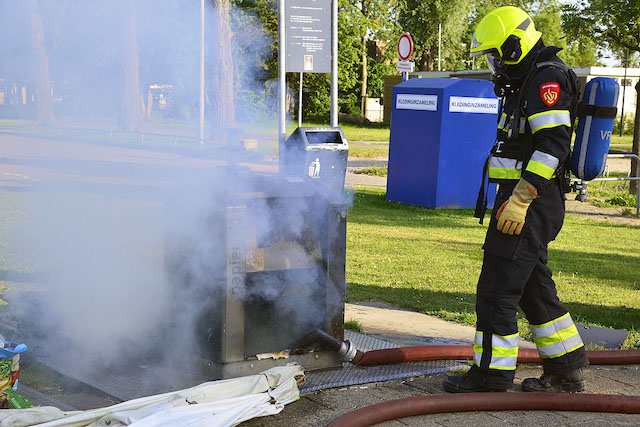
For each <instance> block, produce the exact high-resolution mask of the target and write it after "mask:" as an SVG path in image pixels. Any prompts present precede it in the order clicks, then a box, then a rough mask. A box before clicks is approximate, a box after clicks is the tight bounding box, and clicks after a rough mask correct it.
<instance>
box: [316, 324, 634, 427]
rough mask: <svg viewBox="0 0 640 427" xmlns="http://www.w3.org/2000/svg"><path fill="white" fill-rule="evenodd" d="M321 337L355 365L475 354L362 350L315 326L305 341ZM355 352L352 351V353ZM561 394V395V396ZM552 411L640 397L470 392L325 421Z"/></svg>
mask: <svg viewBox="0 0 640 427" xmlns="http://www.w3.org/2000/svg"><path fill="white" fill-rule="evenodd" d="M310 341H316V342H321V343H323V344H324V345H326V346H328V347H329V348H331V349H334V350H336V351H338V353H339V354H340V355H341V357H342V358H343V360H345V361H350V362H352V363H353V364H355V365H385V364H393V363H403V362H417V361H427V360H452V359H453V360H458V359H465V360H470V359H473V347H471V346H458V345H436V346H416V347H400V348H389V349H383V350H372V351H368V352H362V351H360V350H355V347H354V346H353V344H352V343H350V342H349V341H345V342H341V341H339V340H337V339H335V338H334V337H332V336H330V335H329V334H327V333H325V332H322V331H319V330H318V331H315V332H313V333H312V334H310V335H309V336H308V337H307V342H310ZM354 355H355V356H354ZM587 357H588V359H589V362H590V363H591V364H593V365H626V364H640V350H594V351H587ZM518 362H521V363H540V362H542V359H540V357H539V355H538V352H537V350H535V349H521V350H520V351H519V352H518ZM560 396H561V397H560ZM514 410H552V411H584V412H619V413H629V414H638V413H640V396H619V395H616V396H611V395H602V394H579V395H574V394H566V393H562V394H560V393H526V394H525V393H522V394H521V393H469V394H464V395H432V396H421V397H412V398H408V399H400V400H394V401H390V402H384V403H379V404H377V405H372V406H369V407H366V408H362V409H358V410H356V411H353V412H349V413H347V414H345V415H343V416H341V417H339V418H337V419H336V420H334V421H333V422H331V423H330V424H329V426H331V427H339V426H369V425H373V424H377V423H381V422H383V421H389V420H394V419H396V418H403V417H411V416H415V415H426V414H435V413H444V412H466V411H514Z"/></svg>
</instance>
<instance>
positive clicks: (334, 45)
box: [331, 0, 338, 127]
mask: <svg viewBox="0 0 640 427" xmlns="http://www.w3.org/2000/svg"><path fill="white" fill-rule="evenodd" d="M331 126H332V127H336V126H338V0H332V1H331Z"/></svg>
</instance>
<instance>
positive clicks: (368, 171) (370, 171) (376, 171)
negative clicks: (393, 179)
mask: <svg viewBox="0 0 640 427" xmlns="http://www.w3.org/2000/svg"><path fill="white" fill-rule="evenodd" d="M356 173H361V174H364V175H371V176H387V174H388V169H387V167H386V166H372V167H369V168H362V169H359V170H356Z"/></svg>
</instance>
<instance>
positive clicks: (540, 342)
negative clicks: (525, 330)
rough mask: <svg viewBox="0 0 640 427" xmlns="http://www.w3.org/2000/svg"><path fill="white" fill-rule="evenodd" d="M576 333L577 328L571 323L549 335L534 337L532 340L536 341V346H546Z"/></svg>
mask: <svg viewBox="0 0 640 427" xmlns="http://www.w3.org/2000/svg"><path fill="white" fill-rule="evenodd" d="M576 335H578V329H577V328H576V325H571V326H569V327H568V328H565V329H562V330H560V331H558V332H556V333H554V334H551V335H549V336H546V337H540V338H534V339H533V342H534V343H536V345H537V346H538V347H546V346H548V345H553V344H557V343H559V342H562V341H565V340H567V339H569V338H571V337H573V336H576Z"/></svg>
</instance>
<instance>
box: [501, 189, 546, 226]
mask: <svg viewBox="0 0 640 427" xmlns="http://www.w3.org/2000/svg"><path fill="white" fill-rule="evenodd" d="M536 197H538V190H537V189H536V187H534V186H533V185H531V184H529V183H528V182H527V181H525V180H524V179H522V178H521V179H520V181H518V184H516V186H515V188H514V189H513V193H511V197H509V200H507V201H506V202H504V203H503V204H502V206H500V209H498V213H497V214H496V219H497V220H498V230H500V231H502V232H503V233H504V234H510V235H513V234H520V233H522V227H524V219H525V217H526V216H527V209H529V205H530V204H531V202H532V201H533V199H535V198H536Z"/></svg>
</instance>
